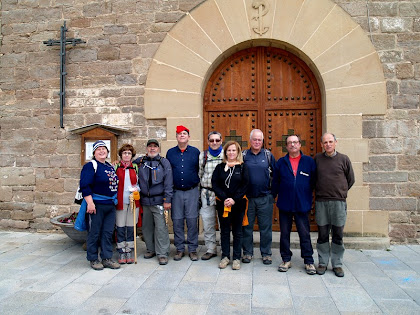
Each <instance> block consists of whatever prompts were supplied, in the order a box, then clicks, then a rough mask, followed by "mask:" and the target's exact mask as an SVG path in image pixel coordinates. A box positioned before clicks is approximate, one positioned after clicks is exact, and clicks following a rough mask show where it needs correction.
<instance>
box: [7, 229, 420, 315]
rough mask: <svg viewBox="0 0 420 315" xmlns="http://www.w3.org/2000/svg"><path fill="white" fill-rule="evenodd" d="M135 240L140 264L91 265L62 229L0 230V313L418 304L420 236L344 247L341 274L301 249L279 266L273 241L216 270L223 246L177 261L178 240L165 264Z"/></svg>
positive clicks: (388, 308)
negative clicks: (211, 254)
mask: <svg viewBox="0 0 420 315" xmlns="http://www.w3.org/2000/svg"><path fill="white" fill-rule="evenodd" d="M276 237H277V235H276ZM294 237H295V236H294ZM137 243H138V244H137V253H138V263H137V264H131V265H122V267H121V269H118V270H111V269H104V270H102V271H95V270H92V269H91V268H90V266H89V263H88V262H87V261H86V252H84V251H83V249H82V247H81V245H80V244H77V243H74V242H73V241H71V240H70V239H69V238H68V237H67V236H65V235H62V234H51V233H50V234H42V233H29V232H10V231H0V264H1V268H0V314H31V315H32V314H42V315H44V314H54V315H56V314H171V315H173V314H175V315H176V314H180V315H187V314H367V313H368V314H397V313H398V314H399V315H400V314H420V271H419V270H420V245H393V246H390V247H389V248H388V249H386V250H384V249H376V250H373V249H372V246H368V247H367V248H369V249H360V248H359V249H347V250H346V252H345V256H344V265H343V269H344V271H345V276H344V277H343V278H338V277H336V276H335V275H334V273H333V272H332V270H331V266H329V269H328V270H327V272H326V273H325V275H323V276H318V275H312V276H310V275H307V274H306V272H305V269H304V264H303V260H302V259H301V257H300V251H299V249H293V250H292V252H293V256H292V268H291V269H290V270H289V271H288V272H285V273H283V272H278V271H277V267H278V265H279V264H280V262H281V257H280V254H279V250H278V248H277V247H276V245H275V246H274V245H273V256H272V259H273V264H272V265H264V264H263V263H262V260H261V255H260V253H259V249H258V246H256V248H254V253H255V256H254V258H253V260H252V261H251V263H249V264H244V263H241V269H240V270H232V265H231V264H230V265H229V266H228V267H227V268H226V269H224V270H220V269H219V268H218V264H219V262H220V256H218V257H215V258H213V259H211V260H209V261H203V260H201V259H200V260H198V261H196V262H192V261H191V260H190V259H189V258H188V255H186V256H185V257H184V258H183V259H182V260H181V261H179V262H176V261H174V260H173V256H174V254H175V248H174V247H173V246H171V253H170V257H169V263H168V265H165V266H161V265H159V264H158V261H157V259H155V258H152V259H144V258H143V255H144V253H145V244H144V243H143V242H142V241H140V240H139V241H138V242H137ZM362 243H363V240H358V242H357V244H362ZM274 244H275V243H274ZM198 249H199V256H200V257H201V255H203V254H204V253H205V251H206V250H205V248H204V246H201V245H200V246H199V248H198ZM219 250H220V248H219ZM186 254H188V253H186ZM114 258H116V253H115V255H114ZM314 259H315V262H317V255H316V251H315V254H314Z"/></svg>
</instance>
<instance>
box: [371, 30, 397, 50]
mask: <svg viewBox="0 0 420 315" xmlns="http://www.w3.org/2000/svg"><path fill="white" fill-rule="evenodd" d="M372 38H373V43H374V46H375V48H376V49H377V50H393V49H395V43H396V36H395V35H394V34H372Z"/></svg>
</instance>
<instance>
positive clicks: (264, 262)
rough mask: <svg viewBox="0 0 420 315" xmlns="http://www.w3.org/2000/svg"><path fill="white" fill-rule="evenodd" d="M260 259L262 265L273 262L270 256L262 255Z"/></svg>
mask: <svg viewBox="0 0 420 315" xmlns="http://www.w3.org/2000/svg"><path fill="white" fill-rule="evenodd" d="M262 260H263V264H264V265H271V263H272V262H273V261H272V260H271V256H264V257H263V259H262Z"/></svg>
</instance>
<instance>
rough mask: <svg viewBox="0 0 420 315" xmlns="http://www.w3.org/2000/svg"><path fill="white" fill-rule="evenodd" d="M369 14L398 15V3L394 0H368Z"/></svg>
mask: <svg viewBox="0 0 420 315" xmlns="http://www.w3.org/2000/svg"><path fill="white" fill-rule="evenodd" d="M369 14H370V16H384V17H391V16H397V15H398V3H396V2H369Z"/></svg>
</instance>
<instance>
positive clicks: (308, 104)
mask: <svg viewBox="0 0 420 315" xmlns="http://www.w3.org/2000/svg"><path fill="white" fill-rule="evenodd" d="M203 117H204V139H206V137H207V134H208V133H209V132H210V131H219V132H220V133H221V134H222V135H223V138H224V141H225V142H226V141H228V140H236V141H238V142H239V143H240V144H241V146H242V148H243V149H246V148H248V147H249V134H250V132H251V130H252V129H254V128H258V129H261V130H262V131H263V132H264V142H265V148H267V149H269V150H271V152H272V153H273V155H274V157H275V158H276V160H277V159H279V158H280V157H282V156H284V155H285V154H286V153H287V150H286V143H285V140H286V137H287V135H290V134H299V135H300V136H301V139H302V151H303V153H304V154H307V155H310V156H314V155H315V154H316V153H317V152H320V151H321V147H320V144H319V138H320V136H321V132H322V122H321V117H322V116H321V94H320V91H319V86H318V83H317V81H316V79H315V76H314V74H313V73H312V71H311V70H310V69H309V67H308V66H307V65H306V64H305V63H304V62H303V61H302V60H301V59H299V58H298V57H297V56H295V55H293V54H291V53H290V52H288V51H286V50H283V49H279V48H274V47H253V48H249V49H245V50H242V51H239V52H237V53H235V54H233V55H232V56H230V57H229V58H228V59H226V60H225V61H223V62H222V63H221V64H220V65H219V66H218V67H217V69H216V70H215V71H214V73H213V74H212V75H211V77H210V79H209V81H208V83H207V86H206V89H205V94H204V113H203ZM311 229H312V230H315V229H316V224H315V220H314V216H313V213H312V215H311ZM273 230H275V231H278V230H279V222H278V211H274V214H273Z"/></svg>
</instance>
